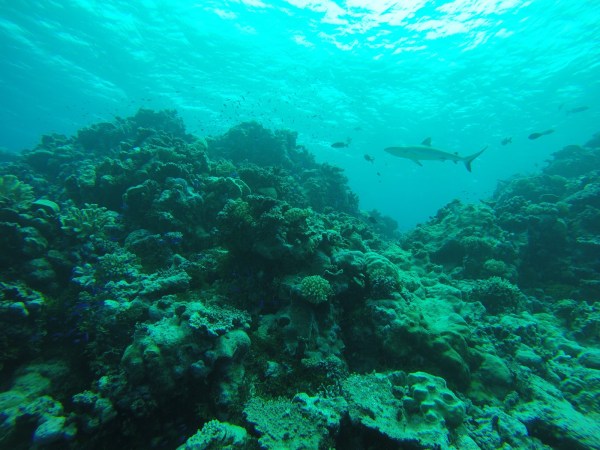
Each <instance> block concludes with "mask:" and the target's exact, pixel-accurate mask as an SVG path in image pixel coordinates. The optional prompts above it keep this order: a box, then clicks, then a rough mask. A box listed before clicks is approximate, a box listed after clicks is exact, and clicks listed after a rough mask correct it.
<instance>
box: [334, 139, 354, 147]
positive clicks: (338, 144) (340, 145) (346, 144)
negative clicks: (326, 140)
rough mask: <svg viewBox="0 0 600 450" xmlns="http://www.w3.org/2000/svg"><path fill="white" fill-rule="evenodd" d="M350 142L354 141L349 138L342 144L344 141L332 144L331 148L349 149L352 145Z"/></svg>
mask: <svg viewBox="0 0 600 450" xmlns="http://www.w3.org/2000/svg"><path fill="white" fill-rule="evenodd" d="M350 142H352V139H350V138H348V139H346V142H342V141H338V142H334V143H333V144H331V146H332V147H333V148H344V147H348V146H349V145H350Z"/></svg>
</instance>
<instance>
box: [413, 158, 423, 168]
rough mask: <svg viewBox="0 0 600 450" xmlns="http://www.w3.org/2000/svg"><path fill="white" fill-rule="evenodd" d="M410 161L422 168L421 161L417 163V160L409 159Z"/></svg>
mask: <svg viewBox="0 0 600 450" xmlns="http://www.w3.org/2000/svg"><path fill="white" fill-rule="evenodd" d="M411 161H412V162H414V163H415V164H417V165H419V166H421V167H423V164H421V161H419V160H418V159H412V158H411Z"/></svg>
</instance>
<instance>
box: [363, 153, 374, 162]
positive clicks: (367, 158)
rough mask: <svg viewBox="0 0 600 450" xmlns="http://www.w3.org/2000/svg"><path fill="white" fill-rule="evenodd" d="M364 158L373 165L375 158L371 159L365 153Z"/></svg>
mask: <svg viewBox="0 0 600 450" xmlns="http://www.w3.org/2000/svg"><path fill="white" fill-rule="evenodd" d="M364 158H365V159H366V160H367V161H369V162H370V163H371V164H373V163H374V162H375V158H373V157H372V156H371V155H368V154H366V153H365V156H364Z"/></svg>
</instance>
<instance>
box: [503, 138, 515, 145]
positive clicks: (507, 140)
mask: <svg viewBox="0 0 600 450" xmlns="http://www.w3.org/2000/svg"><path fill="white" fill-rule="evenodd" d="M500 143H501V144H502V145H507V144H512V137H506V138H504V139H502V140H501V141H500Z"/></svg>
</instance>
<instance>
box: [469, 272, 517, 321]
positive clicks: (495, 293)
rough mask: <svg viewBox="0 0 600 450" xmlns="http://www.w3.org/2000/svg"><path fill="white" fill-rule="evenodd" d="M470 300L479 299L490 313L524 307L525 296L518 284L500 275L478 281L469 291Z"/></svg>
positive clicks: (512, 310)
mask: <svg viewBox="0 0 600 450" xmlns="http://www.w3.org/2000/svg"><path fill="white" fill-rule="evenodd" d="M469 300H471V301H478V302H481V303H482V304H483V306H485V309H486V310H487V311H488V312H489V313H490V314H498V313H502V312H516V311H519V310H520V309H522V308H523V303H524V300H525V296H524V295H523V293H522V292H521V291H520V290H519V288H518V287H517V286H515V285H514V284H512V283H511V282H510V281H507V280H505V279H504V278H500V277H491V278H488V279H487V280H481V281H478V282H477V284H476V285H475V287H474V288H473V289H471V291H470V292H469Z"/></svg>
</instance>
